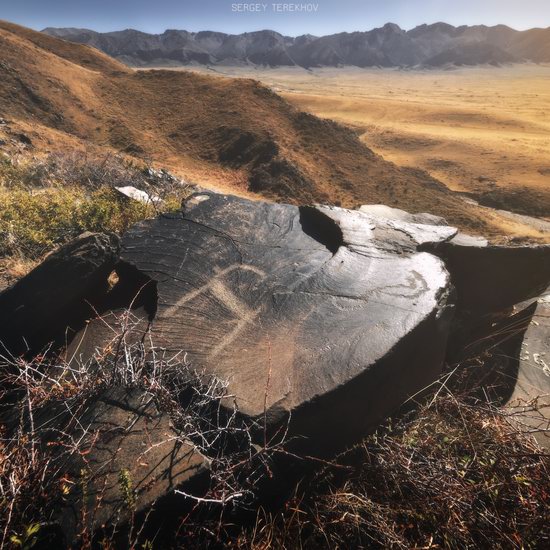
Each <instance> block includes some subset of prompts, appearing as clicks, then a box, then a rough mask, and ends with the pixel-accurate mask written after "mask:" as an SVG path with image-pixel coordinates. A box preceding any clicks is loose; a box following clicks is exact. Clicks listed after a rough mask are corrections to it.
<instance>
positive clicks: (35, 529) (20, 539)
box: [10, 523, 40, 550]
mask: <svg viewBox="0 0 550 550" xmlns="http://www.w3.org/2000/svg"><path fill="white" fill-rule="evenodd" d="M39 532H40V523H31V525H29V526H28V527H26V528H25V531H24V532H23V534H22V535H12V536H11V537H10V541H11V543H12V544H13V545H14V546H15V547H16V548H21V550H30V549H31V548H34V545H35V544H36V543H37V542H38V534H39Z"/></svg>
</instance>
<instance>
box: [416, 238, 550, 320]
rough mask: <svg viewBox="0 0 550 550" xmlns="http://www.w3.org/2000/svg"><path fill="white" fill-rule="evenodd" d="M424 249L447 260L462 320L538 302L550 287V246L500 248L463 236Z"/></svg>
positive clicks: (481, 240) (429, 245)
mask: <svg viewBox="0 0 550 550" xmlns="http://www.w3.org/2000/svg"><path fill="white" fill-rule="evenodd" d="M424 249H425V250H427V251H429V252H432V253H433V254H436V255H437V256H439V257H440V258H442V259H443V260H444V262H445V265H446V266H447V269H448V270H449V271H450V273H451V278H452V282H453V284H454V285H455V287H456V289H457V297H458V303H457V306H458V314H459V315H462V316H464V315H466V316H472V315H474V316H480V315H487V314H491V313H497V312H500V311H504V310H506V309H509V308H511V307H512V306H514V305H516V304H519V303H521V302H524V301H526V300H529V299H531V298H537V297H538V296H540V295H541V294H542V293H543V292H544V291H545V289H546V288H548V286H549V285H550V246H549V245H538V246H535V245H533V246H529V245H527V246H497V245H491V244H487V242H486V241H485V240H484V239H478V238H475V237H470V236H467V235H462V234H460V235H458V236H456V237H455V238H453V239H451V240H449V241H446V242H440V243H436V244H431V243H428V244H427V245H426V246H425V247H424Z"/></svg>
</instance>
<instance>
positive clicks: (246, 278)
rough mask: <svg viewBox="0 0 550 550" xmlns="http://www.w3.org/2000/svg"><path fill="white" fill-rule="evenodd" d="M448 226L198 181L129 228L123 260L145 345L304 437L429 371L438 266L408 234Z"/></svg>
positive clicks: (390, 402)
mask: <svg viewBox="0 0 550 550" xmlns="http://www.w3.org/2000/svg"><path fill="white" fill-rule="evenodd" d="M455 234H456V230H455V229H453V228H449V227H436V226H429V225H418V224H411V223H407V222H403V221H399V220H388V219H385V218H379V217H376V216H372V215H369V214H366V213H363V212H358V211H350V210H344V209H339V208H327V207H305V208H298V207H295V206H289V205H279V204H269V203H263V202H255V201H249V200H245V199H240V198H237V197H232V196H225V195H217V194H200V195H195V196H193V197H191V199H190V200H189V201H188V202H187V203H186V205H185V208H184V211H183V212H182V213H177V214H173V215H164V216H161V217H159V218H157V219H156V220H152V221H147V222H143V223H141V224H138V225H137V226H135V227H134V228H132V229H131V230H130V231H129V232H128V233H127V234H126V235H125V237H124V239H123V242H122V248H121V262H122V264H124V265H127V266H131V268H132V270H137V271H138V272H139V273H141V274H143V275H145V276H146V277H148V278H150V279H151V280H152V281H153V282H154V284H155V285H156V290H157V307H156V312H155V315H154V319H153V320H152V323H151V338H152V341H153V342H154V343H155V345H156V346H158V347H159V348H162V349H163V350H166V351H167V352H168V353H170V352H171V353H174V354H177V353H181V352H182V351H183V352H185V353H186V354H187V359H188V361H189V362H190V363H191V364H192V365H193V367H194V368H195V369H196V370H198V371H199V372H204V373H205V375H215V376H217V377H219V378H221V379H223V380H226V381H227V382H228V383H229V387H228V392H229V393H230V394H231V395H233V396H235V399H236V402H237V405H238V407H239V410H240V411H241V413H243V414H245V415H247V416H248V417H250V418H252V419H255V420H257V421H258V423H260V424H261V423H267V428H269V429H270V428H272V427H275V426H277V425H279V424H280V423H281V422H284V421H285V420H287V419H288V418H290V417H292V420H291V422H290V433H291V435H298V436H303V437H306V438H308V440H309V441H310V443H311V445H310V447H311V449H313V448H314V447H317V446H319V444H322V445H321V446H323V445H324V446H325V447H330V446H332V445H333V444H337V443H339V442H341V441H342V442H343V441H349V440H351V441H353V440H356V439H357V438H358V437H360V435H362V434H363V433H364V432H365V431H367V430H369V429H372V428H374V427H376V425H377V424H378V423H379V422H380V421H381V420H382V419H383V418H384V417H385V416H386V415H388V414H390V413H391V412H393V410H395V409H396V408H397V407H399V406H400V405H401V404H402V403H403V402H404V401H405V400H406V399H407V398H408V397H410V396H413V395H414V394H416V393H417V392H419V391H420V390H422V389H423V388H424V387H425V386H426V385H428V384H430V383H431V382H433V380H434V379H435V378H436V377H437V375H438V374H439V372H440V370H441V367H442V363H443V357H444V354H445V344H446V339H447V334H448V326H449V319H450V316H451V315H450V314H449V308H448V306H449V304H450V299H449V292H450V283H449V275H448V273H447V271H446V269H445V266H444V265H443V262H442V261H441V260H440V259H439V258H437V257H435V256H433V255H432V254H428V253H425V252H418V247H419V246H420V245H421V244H425V243H426V242H430V243H434V242H442V241H445V240H448V239H450V238H452V237H453V236H454V235H455ZM120 284H124V278H121V283H120ZM327 440H328V441H327Z"/></svg>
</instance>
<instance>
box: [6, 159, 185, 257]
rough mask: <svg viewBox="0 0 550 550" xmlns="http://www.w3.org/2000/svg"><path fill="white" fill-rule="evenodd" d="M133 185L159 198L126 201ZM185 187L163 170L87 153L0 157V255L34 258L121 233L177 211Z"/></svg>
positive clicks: (183, 195)
mask: <svg viewBox="0 0 550 550" xmlns="http://www.w3.org/2000/svg"><path fill="white" fill-rule="evenodd" d="M125 186H132V187H136V188H138V189H142V190H145V191H148V192H150V193H151V195H154V196H156V197H160V198H162V199H163V202H162V204H160V203H153V202H149V203H141V202H137V201H133V200H130V199H128V198H126V197H124V196H123V195H122V194H121V193H119V192H118V191H116V189H115V188H116V187H125ZM187 194H189V188H188V186H186V185H183V184H181V182H179V181H178V180H176V178H174V177H172V176H171V175H169V174H168V173H166V172H163V171H157V170H152V169H150V168H148V167H147V166H145V165H143V166H139V165H135V164H133V163H130V162H127V161H125V160H124V159H122V158H121V157H116V156H105V157H103V158H102V157H97V156H96V157H90V156H88V155H86V154H85V153H70V154H65V155H63V154H51V155H49V156H46V157H45V158H41V159H35V158H21V159H15V160H14V159H10V158H9V157H3V158H2V159H0V257H10V258H18V259H19V260H23V261H24V260H35V259H37V258H40V257H41V256H43V255H44V254H46V253H47V252H49V251H50V250H52V249H53V248H54V247H56V246H59V245H61V244H63V243H65V242H68V241H69V240H71V239H73V238H74V237H76V236H78V235H79V234H81V233H83V232H85V231H107V232H108V231H112V232H115V233H121V232H123V231H124V230H125V229H127V228H128V227H129V226H130V225H132V224H134V223H135V222H137V221H139V220H142V219H145V218H149V217H153V216H155V215H156V214H158V212H159V211H164V210H170V209H176V208H178V207H179V204H180V203H181V200H182V198H183V197H185V196H186V195H187Z"/></svg>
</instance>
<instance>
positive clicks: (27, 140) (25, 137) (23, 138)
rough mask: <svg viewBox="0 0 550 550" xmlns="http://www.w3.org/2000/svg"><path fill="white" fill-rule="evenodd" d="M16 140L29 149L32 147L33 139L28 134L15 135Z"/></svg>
mask: <svg viewBox="0 0 550 550" xmlns="http://www.w3.org/2000/svg"><path fill="white" fill-rule="evenodd" d="M15 138H16V139H17V140H18V141H19V142H20V143H23V144H24V145H28V146H29V147H30V146H32V139H31V138H30V137H29V136H28V135H27V134H23V133H19V134H15Z"/></svg>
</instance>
